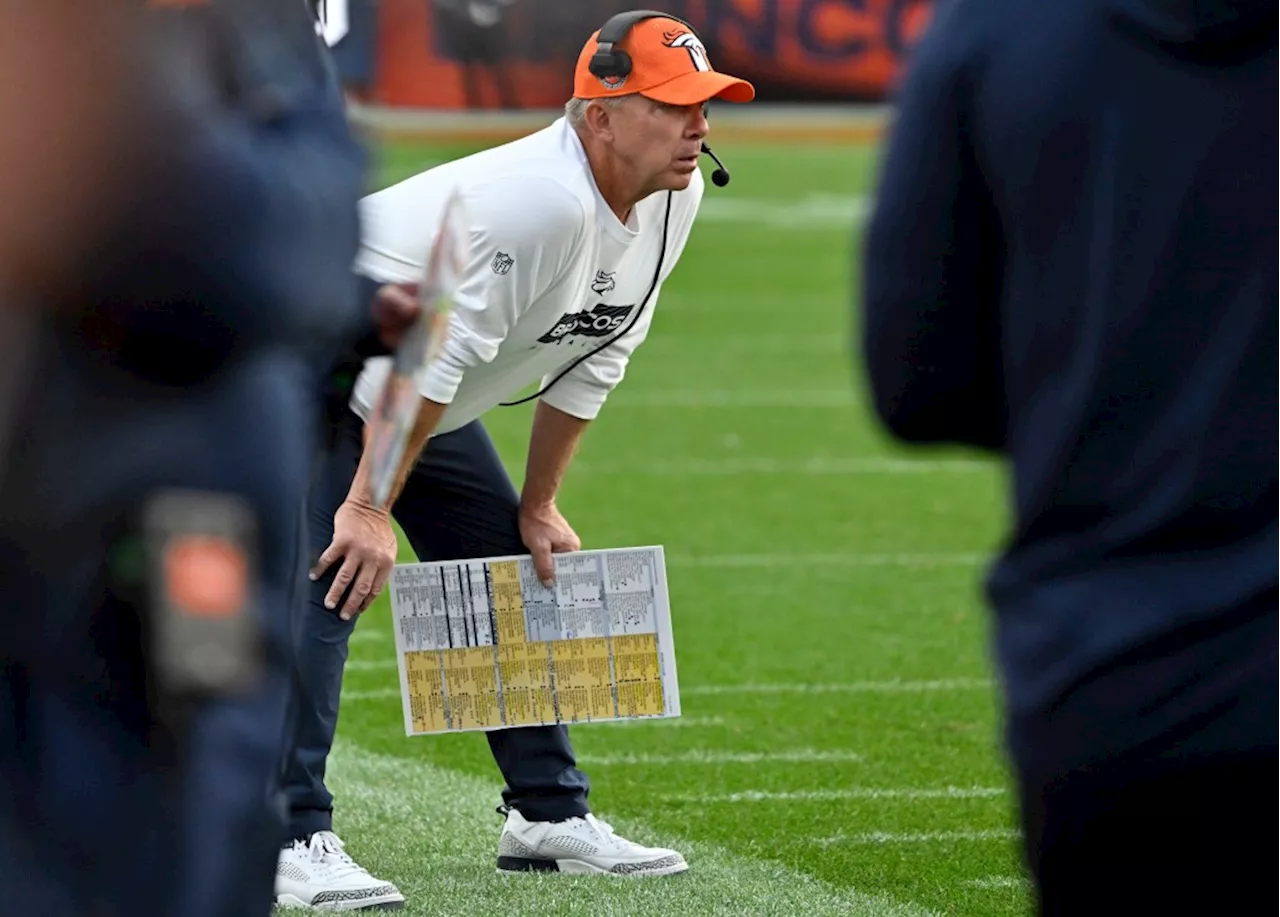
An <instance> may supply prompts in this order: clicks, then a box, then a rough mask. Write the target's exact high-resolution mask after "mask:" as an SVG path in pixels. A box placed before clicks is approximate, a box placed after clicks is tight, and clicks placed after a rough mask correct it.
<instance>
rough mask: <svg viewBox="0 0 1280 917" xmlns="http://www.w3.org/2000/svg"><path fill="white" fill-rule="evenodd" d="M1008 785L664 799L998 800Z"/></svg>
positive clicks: (752, 792) (745, 792)
mask: <svg viewBox="0 0 1280 917" xmlns="http://www.w3.org/2000/svg"><path fill="white" fill-rule="evenodd" d="M1005 793H1006V790H1005V788H1004V787H997V786H968V787H964V786H944V787H931V788H922V787H872V786H855V787H843V788H839V789H831V790H789V791H777V792H773V791H768V790H743V791H742V792H738V793H706V794H698V795H683V794H682V795H673V796H665V797H663V798H664V799H667V800H670V801H672V802H687V803H697V804H703V805H705V804H707V803H740V802H834V801H837V800H842V799H905V800H910V801H915V800H921V799H994V798H996V797H998V796H1003V795H1005Z"/></svg>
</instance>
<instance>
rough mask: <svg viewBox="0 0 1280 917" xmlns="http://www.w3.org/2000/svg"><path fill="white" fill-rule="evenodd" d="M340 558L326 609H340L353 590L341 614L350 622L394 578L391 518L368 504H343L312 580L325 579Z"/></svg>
mask: <svg viewBox="0 0 1280 917" xmlns="http://www.w3.org/2000/svg"><path fill="white" fill-rule="evenodd" d="M339 557H341V558H343V563H342V566H341V567H340V568H339V570H338V573H337V575H336V576H335V577H334V578H333V585H332V586H330V587H329V592H328V594H327V595H326V596H325V599H324V605H325V607H326V608H329V609H333V608H337V606H338V602H340V601H341V600H342V595H343V593H345V592H347V587H348V586H350V587H351V592H350V594H349V595H348V596H347V601H346V602H345V603H344V604H343V606H342V609H341V610H340V611H339V612H338V617H340V618H341V619H342V620H344V621H350V620H351V619H352V618H353V617H355V616H356V615H358V614H360V613H361V612H363V611H364V610H365V609H367V608H368V607H369V606H370V605H372V604H373V600H374V599H376V598H377V597H378V595H379V593H381V592H382V587H383V586H385V585H386V583H387V579H388V577H390V576H391V568H392V567H393V566H394V565H395V562H396V535H395V532H393V531H392V530H391V516H390V515H389V514H388V513H385V512H382V511H381V510H378V509H374V508H373V507H372V506H368V505H365V504H360V503H353V502H352V501H350V500H348V501H346V502H345V503H343V504H342V505H341V506H340V507H338V511H337V512H336V513H335V514H334V516H333V541H332V542H330V544H329V547H327V548H325V550H324V553H323V554H321V555H320V558H319V560H317V561H316V565H315V566H314V567H313V568H312V569H311V579H313V580H317V579H319V578H320V577H321V576H323V575H324V572H325V571H326V570H328V569H329V567H331V566H332V565H333V564H334V562H335V561H337V559H338V558H339Z"/></svg>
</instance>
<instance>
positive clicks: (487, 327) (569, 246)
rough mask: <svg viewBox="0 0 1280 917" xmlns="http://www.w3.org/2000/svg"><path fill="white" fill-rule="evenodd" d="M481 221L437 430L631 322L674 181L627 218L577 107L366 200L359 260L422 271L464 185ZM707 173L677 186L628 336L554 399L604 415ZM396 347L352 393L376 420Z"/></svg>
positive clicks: (437, 371) (389, 274)
mask: <svg viewBox="0 0 1280 917" xmlns="http://www.w3.org/2000/svg"><path fill="white" fill-rule="evenodd" d="M455 186H456V187H458V189H459V190H460V192H461V194H462V203H463V208H464V211H465V213H466V215H467V219H468V222H469V223H470V245H471V257H470V259H469V262H468V266H467V268H466V270H465V272H464V275H463V278H462V283H461V285H460V288H459V290H458V293H457V297H456V300H455V302H456V309H455V311H454V315H453V319H452V321H451V324H450V327H449V337H448V338H447V340H446V342H445V346H444V348H443V350H442V353H441V356H440V358H439V359H438V360H436V361H435V363H434V364H432V366H431V367H430V369H429V370H428V371H427V372H426V373H424V374H423V376H422V378H421V382H420V391H421V393H422V395H423V396H424V397H426V398H429V399H430V400H432V401H435V402H437V403H440V404H447V405H448V406H449V407H448V408H447V409H446V411H445V414H444V417H443V418H442V420H441V422H440V425H439V426H438V427H437V428H436V432H437V433H447V432H449V431H450V430H456V429H457V428H459V427H461V426H463V425H464V424H467V423H469V422H470V421H472V420H475V419H476V418H478V417H480V416H481V415H482V414H484V413H485V412H486V411H488V410H489V409H490V408H492V407H494V406H496V405H497V404H499V403H500V402H502V401H505V400H509V399H510V398H511V396H513V395H515V394H517V393H519V392H521V391H522V390H523V389H524V388H526V387H527V386H529V385H531V384H532V383H535V382H537V383H539V384H540V385H545V384H546V383H547V382H550V381H551V379H552V378H553V377H554V376H555V375H557V374H558V373H559V372H560V371H561V370H563V369H564V368H565V367H567V366H568V365H569V364H570V363H572V362H573V361H574V360H576V359H578V358H579V357H581V356H582V355H583V354H584V353H587V352H589V351H591V350H593V349H595V348H597V347H600V346H601V345H602V344H603V343H605V341H606V340H609V339H611V338H613V337H616V336H617V335H618V333H619V332H620V331H621V330H622V329H623V328H625V327H626V326H627V325H628V324H630V323H631V320H632V319H633V318H634V317H635V310H637V309H639V308H640V306H641V303H642V302H643V301H644V297H645V294H646V293H647V292H648V291H649V288H650V286H651V285H652V284H653V280H654V274H655V271H656V270H657V266H658V254H659V249H660V248H661V241H662V235H663V222H664V217H665V214H666V209H667V194H666V192H660V193H657V194H653V195H650V196H649V197H648V198H646V199H645V200H643V201H641V202H640V203H639V204H637V205H636V206H635V207H633V208H632V211H631V214H630V216H629V218H628V220H627V223H626V224H625V225H624V224H623V223H622V222H621V221H620V220H619V219H618V218H617V216H616V215H615V214H614V213H613V211H612V210H610V209H609V206H608V204H607V203H605V200H604V198H603V197H602V196H601V195H600V191H599V189H598V188H597V187H596V184H595V180H594V178H593V177H592V174H591V169H590V167H589V166H588V164H587V158H586V153H585V152H584V151H583V148H582V143H581V141H580V140H579V138H578V136H577V134H576V132H575V131H574V130H573V128H572V127H570V126H569V124H568V123H567V122H566V121H565V120H564V119H563V118H561V119H559V120H557V121H556V122H555V123H553V124H551V125H550V126H548V127H547V128H545V129H543V130H541V131H538V132H537V133H534V134H531V135H529V136H527V137H523V138H521V139H519V140H516V141H514V142H512V143H508V144H505V145H503V146H499V147H495V148H493V149H490V150H485V151H483V152H480V153H476V154H474V155H472V156H467V157H465V158H463V159H459V160H457V161H454V162H450V163H446V164H444V165H440V166H437V167H435V168H433V169H429V170H428V171H426V172H423V173H421V174H419V175H415V176H414V177H412V178H409V179H406V180H405V181H402V182H400V183H399V184H396V185H392V186H391V187H389V188H387V189H385V190H383V191H379V192H377V193H375V194H371V195H369V196H368V197H366V198H364V200H363V201H362V202H361V218H362V223H363V230H362V231H363V240H362V246H361V250H360V253H359V255H358V256H357V259H356V265H355V269H356V270H357V271H358V272H359V273H362V274H365V275H366V276H368V277H371V278H372V279H374V280H379V281H383V282H413V281H417V280H419V279H420V278H421V276H422V266H423V263H424V259H425V258H426V255H427V250H428V247H429V245H430V244H431V241H432V239H433V238H434V235H435V232H436V230H437V226H438V224H439V216H440V213H441V210H442V209H443V207H444V204H445V201H446V200H447V198H448V196H449V193H450V191H451V190H452V189H453V188H454V187H455ZM703 188H704V184H703V180H702V175H701V173H699V172H695V173H694V174H693V180H692V182H691V183H690V185H689V187H688V188H686V189H685V190H683V191H678V192H675V193H674V194H673V197H672V202H671V215H670V224H669V226H668V229H667V241H666V253H665V256H664V257H663V259H662V271H661V275H660V277H659V282H658V285H657V287H656V288H655V289H654V291H653V295H652V296H651V297H650V298H649V301H648V304H647V305H646V306H645V307H644V312H643V314H642V315H641V316H640V317H639V318H638V319H637V320H636V321H635V324H634V325H632V327H631V330H630V331H628V332H627V333H626V334H625V335H624V336H623V337H622V338H620V339H618V340H617V341H616V342H615V343H613V344H611V345H610V346H608V347H606V348H605V349H603V350H601V351H600V352H599V353H597V354H595V355H594V356H592V357H590V358H589V359H587V360H584V361H583V362H582V363H580V364H579V365H578V366H577V367H575V368H574V369H573V370H572V371H571V372H569V373H568V374H567V375H566V376H565V377H564V378H563V379H561V380H560V381H559V382H557V383H556V384H555V385H554V386H553V387H552V388H551V389H550V391H548V392H547V393H546V394H544V395H543V396H542V400H543V401H545V402H547V403H548V404H550V405H551V406H553V407H555V408H558V409H560V410H561V411H564V412H565V413H567V414H570V415H572V416H574V417H579V418H582V419H584V420H589V419H592V418H594V417H595V416H596V414H597V413H598V412H599V410H600V407H601V405H603V404H604V401H605V399H606V398H607V397H608V395H609V392H610V391H612V390H613V388H614V387H615V386H616V385H617V384H618V383H619V382H620V381H622V377H623V374H624V372H625V371H626V366H627V361H628V360H629V359H630V356H631V354H632V352H633V351H634V350H635V348H636V347H637V346H638V345H639V344H640V342H641V341H643V340H644V338H645V336H646V335H647V334H648V331H649V323H650V321H651V320H652V318H653V312H654V308H655V307H656V305H657V300H658V296H659V294H660V293H661V289H662V281H663V280H665V279H666V277H667V276H668V275H669V274H670V273H671V270H672V269H673V268H674V267H675V265H676V262H677V261H678V260H679V257H680V254H681V252H682V251H683V250H684V246H685V242H686V241H687V240H688V238H689V231H690V229H691V228H692V226H693V220H694V216H695V215H696V214H697V210H698V205H699V203H700V202H701V200H702V192H703ZM389 369H390V358H386V357H382V358H377V359H374V360H370V361H369V362H368V364H366V366H365V369H364V371H363V372H362V373H361V375H360V378H359V379H357V381H356V387H355V390H354V392H353V395H352V399H351V407H352V409H353V410H354V411H355V412H356V413H357V414H359V415H360V416H361V417H363V418H365V419H368V416H369V414H370V412H371V408H372V405H373V404H374V403H375V402H376V400H377V397H378V393H379V392H380V391H381V389H382V385H383V383H384V382H385V380H386V378H387V374H388V372H389Z"/></svg>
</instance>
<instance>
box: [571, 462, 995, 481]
mask: <svg viewBox="0 0 1280 917" xmlns="http://www.w3.org/2000/svg"><path fill="white" fill-rule="evenodd" d="M998 467H999V466H998V465H996V464H995V463H994V462H985V461H978V460H974V459H959V458H957V459H895V458H809V459H765V458H722V459H676V460H663V459H653V460H651V461H645V462H635V461H618V462H607V461H605V462H598V463H591V462H582V463H575V464H574V466H573V473H574V474H590V475H593V476H601V475H613V476H620V477H629V478H631V477H661V478H687V477H715V478H725V477H729V478H732V477H743V476H746V475H786V476H788V477H820V476H824V475H864V474H889V475H894V474H937V473H938V472H947V473H952V474H973V473H975V472H981V473H985V472H992V471H996V470H998Z"/></svg>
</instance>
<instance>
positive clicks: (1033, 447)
mask: <svg viewBox="0 0 1280 917" xmlns="http://www.w3.org/2000/svg"><path fill="white" fill-rule="evenodd" d="M1276 14H1277V11H1276V5H1275V4H1274V3H1272V2H1259V0H1240V2H1211V3H1195V4H1192V3H1164V2H1157V0H1089V2H1080V3H1060V4H1044V3H1037V2H1029V0H1001V2H998V3H977V2H970V0H960V2H954V3H949V4H947V5H945V6H942V7H940V8H939V12H938V19H937V21H936V22H935V24H934V25H933V27H932V29H931V30H930V32H929V33H928V35H927V36H926V38H925V39H924V41H923V42H922V44H921V45H920V46H919V47H918V48H917V50H916V52H915V56H914V58H913V62H912V64H911V66H910V67H909V68H908V71H907V76H906V82H905V85H904V87H903V89H902V91H901V94H900V96H899V98H898V108H897V112H896V124H895V126H894V128H893V133H892V137H891V140H890V143H889V145H888V149H887V154H886V157H885V160H884V171H883V174H882V176H881V178H880V183H879V188H878V191H877V207H876V210H875V214H874V217H873V220H872V224H871V227H870V231H869V234H868V237H867V242H866V250H865V253H864V254H865V271H866V273H865V286H864V293H865V310H866V311H865V316H864V319H865V327H864V329H863V332H862V334H863V337H862V352H863V356H864V358H865V360H866V363H867V367H868V372H869V375H870V380H871V385H872V388H873V390H874V394H875V401H876V408H877V410H878V412H879V415H880V417H881V418H882V419H883V421H884V422H885V423H886V424H887V425H888V427H889V428H890V429H891V430H892V432H893V433H895V434H896V435H897V436H898V437H899V438H901V439H903V440H906V441H909V442H915V443H936V442H951V443H965V444H971V445H974V446H978V447H981V448H983V449H990V450H994V451H996V452H999V453H1002V454H1004V455H1006V456H1007V457H1008V459H1009V461H1010V462H1011V464H1012V471H1013V484H1012V487H1013V501H1014V509H1015V520H1014V527H1013V531H1012V532H1011V533H1010V534H1009V537H1008V541H1007V544H1006V546H1005V550H1004V552H1003V556H1002V557H1000V559H999V560H998V562H997V563H996V565H995V567H994V569H993V570H991V572H990V575H989V578H988V581H987V591H988V597H989V600H990V602H991V604H992V605H993V607H994V610H995V613H996V629H995V649H996V656H997V660H998V662H999V666H1000V670H1001V673H1002V675H1003V684H1004V691H1005V705H1006V717H1007V723H1006V730H1007V741H1008V749H1009V752H1010V754H1011V757H1012V761H1013V764H1014V766H1015V769H1016V775H1017V778H1018V782H1019V784H1020V788H1021V804H1022V805H1021V808H1022V813H1021V814H1022V822H1023V829H1024V838H1025V840H1024V842H1025V848H1026V856H1027V860H1028V863H1029V865H1030V868H1031V871H1032V874H1033V876H1034V878H1035V880H1036V886H1037V892H1038V897H1039V908H1040V912H1041V913H1042V914H1046V915H1059V914H1073V915H1075V914H1089V915H1095V914H1130V913H1179V914H1187V913H1222V912H1230V913H1240V912H1244V911H1246V910H1251V909H1252V908H1253V907H1255V906H1260V905H1254V904H1253V902H1255V901H1262V900H1263V897H1262V896H1264V895H1265V896H1266V897H1267V898H1269V899H1270V900H1273V901H1274V896H1275V889H1274V886H1272V885H1271V881H1272V879H1271V872H1270V871H1271V869H1272V868H1273V867H1274V865H1275V862H1274V860H1273V856H1274V849H1273V848H1270V847H1269V845H1267V844H1260V843H1259V842H1258V841H1256V840H1255V839H1254V836H1253V832H1254V831H1255V830H1257V829H1258V826H1259V821H1266V822H1269V823H1270V830H1274V829H1275V825H1276V822H1275V812H1276V806H1275V802H1276V796H1275V793H1276V767H1277V741H1276V731H1277V655H1276V647H1277V626H1276V622H1277V616H1276V612H1277V561H1276V558H1277V554H1278V553H1280V541H1278V539H1277V526H1276V508H1277V502H1276V501H1277V488H1276V477H1277V448H1276V445H1277V398H1276V392H1277V355H1276V350H1277V320H1276V277H1277V245H1278V243H1280V239H1278V238H1277V227H1276V220H1277V216H1276V200H1277V181H1276V160H1277V133H1276V110H1277V103H1278V102H1280V99H1278V98H1277V77H1276V64H1277V61H1276Z"/></svg>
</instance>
